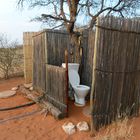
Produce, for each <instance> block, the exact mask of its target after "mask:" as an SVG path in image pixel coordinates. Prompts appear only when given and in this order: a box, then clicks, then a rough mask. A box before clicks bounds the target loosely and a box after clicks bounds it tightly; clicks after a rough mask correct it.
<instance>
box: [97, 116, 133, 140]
mask: <svg viewBox="0 0 140 140" xmlns="http://www.w3.org/2000/svg"><path fill="white" fill-rule="evenodd" d="M133 136H134V131H133V123H131V124H130V123H128V118H125V119H124V120H118V121H116V122H114V123H113V124H111V125H110V126H109V127H108V128H107V130H106V131H105V132H104V134H103V135H101V134H98V135H97V136H96V138H95V140H130V139H131V138H132V137H133Z"/></svg>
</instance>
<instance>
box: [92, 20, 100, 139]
mask: <svg viewBox="0 0 140 140" xmlns="http://www.w3.org/2000/svg"><path fill="white" fill-rule="evenodd" d="M98 23H99V18H97V25H98ZM98 32H99V29H98V28H96V34H95V46H94V57H93V72H92V87H91V94H90V108H91V136H95V135H96V130H95V128H94V122H93V121H94V120H93V109H94V107H93V104H94V102H93V96H94V91H95V68H96V51H97V50H96V46H97V41H98V40H97V39H98Z"/></svg>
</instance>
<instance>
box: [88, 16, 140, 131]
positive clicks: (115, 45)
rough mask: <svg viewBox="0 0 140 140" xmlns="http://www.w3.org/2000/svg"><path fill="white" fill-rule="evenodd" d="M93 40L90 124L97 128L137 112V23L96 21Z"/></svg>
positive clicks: (139, 61)
mask: <svg viewBox="0 0 140 140" xmlns="http://www.w3.org/2000/svg"><path fill="white" fill-rule="evenodd" d="M95 38H96V41H95V50H94V71H93V84H92V96H91V97H92V98H91V104H92V106H93V108H92V121H93V122H92V125H93V126H94V127H95V128H96V129H99V128H100V127H101V126H104V125H107V124H109V123H111V122H112V121H114V120H116V119H118V118H120V117H121V118H123V117H125V116H137V115H138V113H139V95H140V21H139V20H133V19H122V18H115V17H108V18H98V22H97V25H96V37H95ZM93 96H94V102H93V100H92V99H93Z"/></svg>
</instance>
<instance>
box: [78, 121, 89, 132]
mask: <svg viewBox="0 0 140 140" xmlns="http://www.w3.org/2000/svg"><path fill="white" fill-rule="evenodd" d="M76 127H77V129H78V130H79V131H89V126H88V123H87V122H85V121H83V122H79V123H78V124H77V125H76Z"/></svg>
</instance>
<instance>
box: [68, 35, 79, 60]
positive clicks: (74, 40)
mask: <svg viewBox="0 0 140 140" xmlns="http://www.w3.org/2000/svg"><path fill="white" fill-rule="evenodd" d="M70 43H71V44H70V57H71V62H75V63H80V36H79V35H78V34H77V33H73V34H70Z"/></svg>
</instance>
